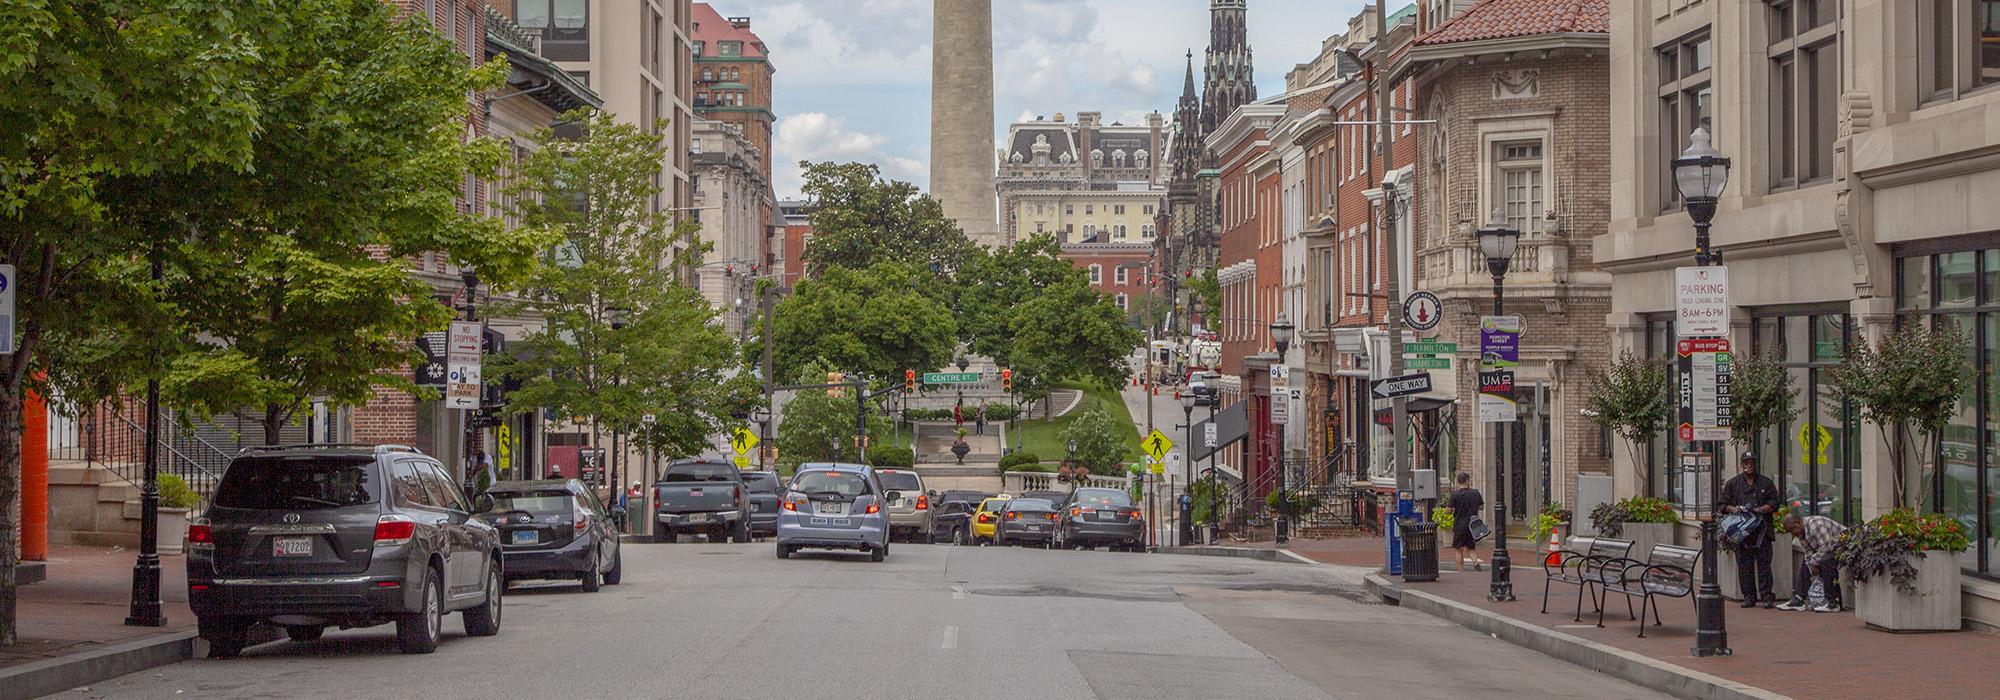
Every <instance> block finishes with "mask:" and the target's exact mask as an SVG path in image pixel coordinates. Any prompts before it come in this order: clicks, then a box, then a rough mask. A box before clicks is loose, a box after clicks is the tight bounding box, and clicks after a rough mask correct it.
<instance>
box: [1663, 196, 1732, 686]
mask: <svg viewBox="0 0 2000 700" xmlns="http://www.w3.org/2000/svg"><path fill="white" fill-rule="evenodd" d="M1701 228H1702V229H1703V230H1704V231H1705V230H1706V225H1701ZM1697 252H1698V253H1699V254H1698V255H1697V256H1696V258H1695V259H1696V260H1697V261H1699V262H1703V263H1706V262H1708V261H1709V256H1708V255H1707V251H1706V250H1698V251H1697ZM1674 335H1675V336H1676V342H1675V343H1674V351H1675V352H1674V354H1675V356H1676V359H1677V360H1678V362H1677V364H1678V369H1679V370H1680V381H1679V382H1678V384H1677V385H1676V386H1675V387H1674V389H1675V391H1674V393H1675V399H1676V403H1677V404H1679V406H1678V407H1679V409H1680V411H1679V416H1678V417H1679V419H1680V424H1679V426H1678V427H1679V431H1678V432H1679V436H1678V437H1679V438H1680V439H1681V442H1682V443H1683V444H1684V445H1685V448H1684V449H1683V450H1682V451H1681V463H1680V469H1681V475H1680V477H1681V480H1680V484H1681V509H1682V510H1683V511H1687V512H1692V513H1693V514H1694V515H1695V517H1697V518H1699V519H1701V520H1702V523H1701V556H1702V559H1703V560H1704V565H1703V566H1702V577H1703V581H1702V583H1701V588H1700V591H1699V592H1698V593H1697V594H1696V595H1695V618H1696V621H1695V646H1694V649H1693V650H1692V652H1691V653H1693V654H1694V655H1695V656H1711V655H1718V654H1719V655H1728V654H1730V649H1729V632H1728V629H1727V627H1726V626H1725V624H1726V623H1725V621H1724V619H1723V612H1722V592H1721V587H1720V584H1719V583H1718V582H1717V581H1716V580H1715V578H1716V569H1717V567H1716V566H1715V555H1716V549H1717V547H1716V526H1717V523H1716V514H1715V507H1716V505H1717V504H1716V501H1717V500H1718V496H1719V495H1720V492H1721V491H1722V476H1721V475H1722V470H1721V468H1720V466H1719V465H1717V464H1716V461H1717V460H1716V454H1717V453H1719V452H1721V451H1722V450H1721V448H1722V442H1723V441H1724V440H1728V439H1729V433H1730V430H1729V428H1730V423H1731V407H1730V400H1729V399H1730V397H1729V384H1730V374H1731V370H1732V369H1733V368H1734V367H1735V362H1734V356H1733V355H1731V353H1730V348H1729V270H1728V269H1727V268H1724V267H1722V266H1720V265H1697V266H1695V267H1679V268H1674Z"/></svg>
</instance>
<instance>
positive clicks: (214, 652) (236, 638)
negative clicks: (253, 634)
mask: <svg viewBox="0 0 2000 700" xmlns="http://www.w3.org/2000/svg"><path fill="white" fill-rule="evenodd" d="M195 627H196V629H197V630H199V631H200V633H201V638H202V639H206V640H208V658H211V659H227V658H232V657H234V656H236V655H238V654H241V653H243V648H244V647H247V646H249V645H250V620H248V619H245V618H240V617H203V618H196V620H195Z"/></svg>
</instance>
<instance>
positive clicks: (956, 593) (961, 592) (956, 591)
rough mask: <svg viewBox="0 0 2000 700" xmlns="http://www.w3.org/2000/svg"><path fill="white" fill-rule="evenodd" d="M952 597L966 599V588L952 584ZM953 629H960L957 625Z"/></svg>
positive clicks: (953, 598)
mask: <svg viewBox="0 0 2000 700" xmlns="http://www.w3.org/2000/svg"><path fill="white" fill-rule="evenodd" d="M951 599H952V600H965V589H963V588H959V587H958V586H952V587H951ZM952 629H958V628H956V627H953V628H952Z"/></svg>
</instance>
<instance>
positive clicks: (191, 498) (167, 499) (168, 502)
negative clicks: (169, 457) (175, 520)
mask: <svg viewBox="0 0 2000 700" xmlns="http://www.w3.org/2000/svg"><path fill="white" fill-rule="evenodd" d="M159 484H160V507H161V508H193V507H195V506H197V505H200V504H201V494H198V493H195V492H194V489H191V488H188V483H187V480H186V479H182V478H181V477H180V475H178V474H161V475H160V477H159Z"/></svg>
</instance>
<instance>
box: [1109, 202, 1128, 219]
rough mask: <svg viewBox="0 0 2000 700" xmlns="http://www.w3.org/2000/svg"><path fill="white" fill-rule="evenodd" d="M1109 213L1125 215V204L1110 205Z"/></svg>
mask: <svg viewBox="0 0 2000 700" xmlns="http://www.w3.org/2000/svg"><path fill="white" fill-rule="evenodd" d="M1111 213H1113V214H1117V215H1119V216H1124V215H1125V205H1123V204H1115V205H1112V207H1111Z"/></svg>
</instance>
